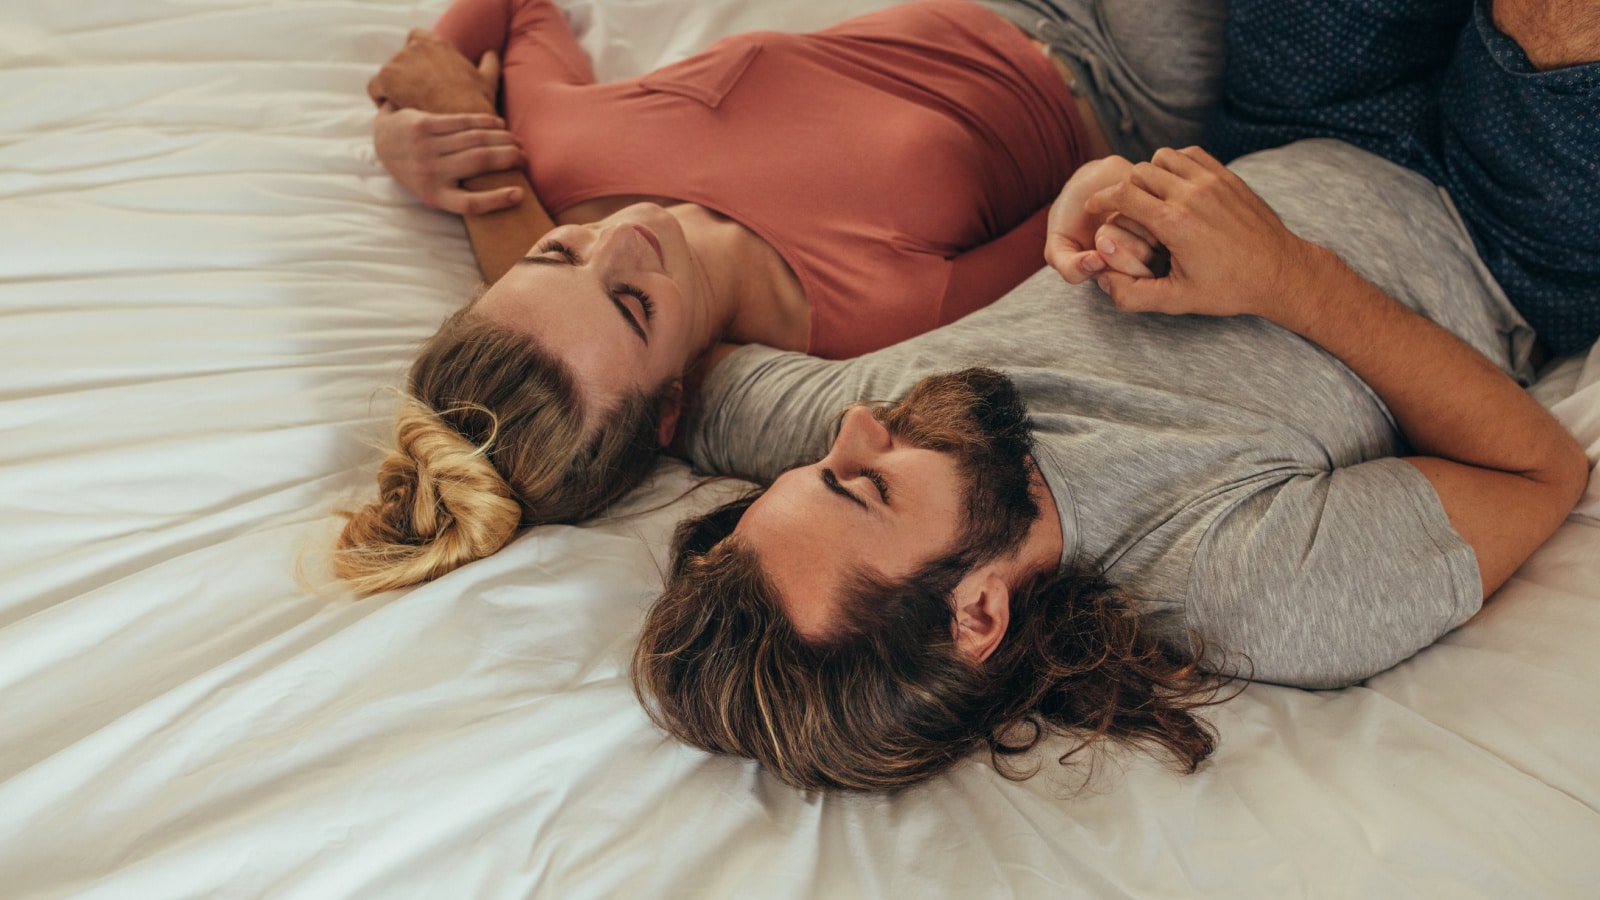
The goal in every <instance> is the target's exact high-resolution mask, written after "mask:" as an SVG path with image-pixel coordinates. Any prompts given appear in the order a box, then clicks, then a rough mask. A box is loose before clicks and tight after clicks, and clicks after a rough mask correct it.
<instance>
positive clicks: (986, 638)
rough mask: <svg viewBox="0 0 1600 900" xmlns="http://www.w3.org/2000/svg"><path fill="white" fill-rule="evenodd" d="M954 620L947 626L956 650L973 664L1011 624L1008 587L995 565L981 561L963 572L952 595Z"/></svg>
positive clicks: (996, 643)
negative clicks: (981, 564)
mask: <svg viewBox="0 0 1600 900" xmlns="http://www.w3.org/2000/svg"><path fill="white" fill-rule="evenodd" d="M952 601H953V602H954V603H955V614H956V620H955V623H954V624H952V625H951V626H950V628H951V632H952V634H951V636H952V637H954V638H955V641H956V650H957V651H958V652H960V653H961V655H962V656H964V657H966V659H967V661H968V662H970V663H972V664H973V665H977V664H978V663H981V662H983V661H984V660H986V659H988V658H989V655H990V654H991V653H993V652H994V651H995V649H996V648H998V647H999V646H1000V641H1001V639H1002V638H1004V637H1005V636H1006V628H1007V627H1009V626H1010V624H1011V589H1010V588H1009V587H1007V586H1006V580H1005V578H1004V577H1003V576H1002V575H1001V573H1000V571H999V569H998V568H997V567H995V566H993V565H983V566H979V567H977V568H976V569H973V570H972V571H971V572H968V573H967V577H965V578H963V579H961V583H960V584H958V585H956V589H955V592H954V594H953V596H952Z"/></svg>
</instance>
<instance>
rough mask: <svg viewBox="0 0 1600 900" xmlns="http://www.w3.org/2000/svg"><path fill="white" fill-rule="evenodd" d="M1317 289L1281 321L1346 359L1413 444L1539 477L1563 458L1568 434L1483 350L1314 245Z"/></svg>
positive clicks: (1429, 451)
mask: <svg viewBox="0 0 1600 900" xmlns="http://www.w3.org/2000/svg"><path fill="white" fill-rule="evenodd" d="M1317 249H1318V251H1320V252H1318V253H1317V254H1316V263H1315V266H1316V268H1317V272H1318V278H1317V279H1316V285H1317V287H1315V288H1313V289H1312V297H1313V298H1314V299H1310V300H1309V302H1307V303H1304V304H1297V305H1296V306H1295V307H1294V309H1295V313H1294V314H1293V315H1292V316H1286V317H1285V318H1286V319H1288V321H1283V322H1279V323H1278V324H1280V325H1283V326H1284V327H1286V328H1289V329H1290V330H1292V331H1294V332H1295V333H1297V334H1299V335H1300V336H1302V337H1304V338H1306V339H1307V340H1310V341H1312V342H1313V343H1315V344H1317V345H1318V346H1320V347H1322V348H1323V349H1325V350H1327V351H1328V352H1329V353H1332V354H1333V355H1334V356H1336V357H1338V359H1339V360H1340V361H1341V362H1343V363H1344V364H1345V365H1346V366H1348V367H1349V368H1350V369H1351V370H1352V371H1353V372H1355V373H1356V375H1358V376H1360V378H1361V379H1362V380H1363V381H1365V382H1366V383H1367V384H1368V385H1369V386H1370V387H1371V388H1372V389H1373V391H1374V392H1376V393H1377V395H1378V396H1379V397H1380V398H1382V399H1383V401H1384V403H1385V404H1387V405H1388V407H1389V410H1390V412H1391V413H1392V414H1393V415H1394V417H1395V422H1396V424H1398V425H1399V426H1400V428H1401V430H1402V431H1403V432H1404V433H1405V435H1406V438H1407V439H1408V440H1409V441H1410V442H1411V445H1412V446H1413V447H1415V448H1416V450H1417V451H1418V452H1421V453H1424V454H1428V455H1430V456H1439V457H1443V458H1445V459H1450V460H1454V461H1457V462H1462V463H1466V464H1468V465H1473V466H1478V467H1481V468H1485V469H1495V470H1498V471H1502V472H1509V473H1514V474H1517V475H1521V476H1523V477H1527V478H1531V479H1533V480H1540V479H1541V477H1542V476H1544V475H1545V474H1546V473H1551V472H1560V471H1562V466H1563V464H1564V463H1566V462H1568V461H1570V456H1571V450H1572V447H1573V446H1574V444H1573V442H1572V439H1571V436H1570V435H1568V434H1567V433H1566V431H1565V430H1564V429H1563V428H1562V427H1561V425H1560V423H1558V422H1557V421H1556V420H1555V419H1554V418H1553V417H1552V416H1551V415H1550V414H1549V413H1548V412H1546V411H1545V409H1544V408H1543V407H1542V406H1540V405H1539V404H1538V403H1537V402H1536V401H1535V400H1534V399H1533V398H1532V397H1531V396H1529V395H1528V393H1527V392H1526V391H1524V390H1523V389H1522V388H1521V387H1519V386H1518V385H1517V383H1516V382H1514V381H1512V380H1511V379H1510V378H1509V377H1507V376H1506V374H1505V373H1504V372H1502V371H1501V370H1500V369H1499V368H1498V367H1496V366H1495V365H1494V364H1493V363H1491V362H1490V361H1489V360H1488V359H1487V358H1485V357H1484V356H1483V354H1481V353H1479V352H1478V351H1477V350H1475V349H1473V348H1472V347H1471V345H1469V344H1467V343H1466V342H1465V341H1463V340H1461V339H1460V338H1458V337H1456V336H1455V335H1454V334H1451V333H1450V332H1449V331H1446V330H1445V329H1444V328H1442V327H1441V326H1439V325H1437V324H1435V323H1434V322H1432V321H1430V320H1429V319H1427V318H1425V317H1423V316H1421V315H1418V314H1417V313H1415V312H1413V311H1411V310H1410V309H1408V308H1407V307H1405V306H1403V305H1402V304H1400V303H1398V302H1396V301H1395V300H1393V299H1391V298H1390V297H1389V296H1388V295H1387V294H1385V293H1383V292H1382V291H1380V290H1379V289H1378V288H1376V287H1374V286H1373V285H1372V284H1371V283H1369V282H1368V281H1366V280H1365V279H1363V278H1362V277H1361V276H1359V275H1357V274H1356V273H1355V272H1354V271H1352V270H1351V269H1350V268H1349V267H1348V266H1346V265H1345V264H1344V262H1343V261H1342V260H1340V259H1339V258H1338V257H1337V256H1335V255H1334V254H1333V253H1332V252H1330V251H1327V250H1325V249H1323V248H1317Z"/></svg>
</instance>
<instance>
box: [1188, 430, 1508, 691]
mask: <svg viewBox="0 0 1600 900" xmlns="http://www.w3.org/2000/svg"><path fill="white" fill-rule="evenodd" d="M1482 602H1483V588H1482V584H1481V582H1480V580H1479V576H1478V565H1477V559H1476V557H1475V555H1474V554H1473V552H1472V548H1471V546H1470V545H1468V544H1467V543H1466V541H1464V540H1462V538H1461V537H1460V536H1459V535H1457V534H1456V532H1455V530H1454V529H1453V528H1451V527H1450V522H1449V519H1448V517H1447V516H1446V514H1445V511H1444V506H1443V505H1442V504H1441V503H1440V502H1439V497H1438V495H1437V494H1436V493H1434V491H1433V487H1432V486H1431V485H1430V484H1429V483H1428V481H1427V478H1426V477H1425V476H1423V474H1422V473H1421V472H1420V471H1419V470H1418V469H1417V468H1416V467H1414V466H1412V465H1411V464H1409V463H1407V462H1405V461H1404V460H1401V459H1395V458H1385V459H1377V460H1372V461H1369V462H1365V463H1361V464H1359V465H1354V466H1348V467H1344V468H1338V469H1334V470H1332V471H1330V472H1321V473H1315V474H1307V475H1297V476H1292V477H1289V478H1288V479H1286V480H1283V481H1278V482H1275V483H1273V484H1272V485H1270V486H1268V487H1266V488H1263V489H1259V490H1255V491H1253V492H1251V493H1250V494H1249V495H1248V496H1247V497H1245V498H1244V499H1243V500H1241V501H1239V502H1237V503H1235V504H1233V505H1231V506H1230V507H1228V508H1227V509H1226V510H1225V511H1224V512H1222V513H1221V514H1220V515H1219V516H1218V517H1217V518H1216V519H1215V520H1213V522H1212V524H1211V525H1210V526H1209V528H1208V531H1207V533H1206V535H1205V537H1204V538H1203V539H1202V541H1201V543H1200V546H1199V548H1198V550H1197V552H1196V554H1195V559H1194V564H1193V568H1192V569H1191V575H1190V597H1189V610H1190V619H1191V624H1192V625H1193V626H1194V628H1195V630H1196V631H1197V632H1198V633H1199V635H1200V637H1201V638H1202V639H1203V640H1204V641H1205V643H1206V646H1207V648H1208V649H1207V654H1208V659H1210V660H1211V661H1212V664H1213V665H1217V664H1220V665H1222V666H1223V667H1224V668H1226V669H1228V670H1230V671H1239V672H1241V673H1250V672H1252V671H1253V673H1254V678H1255V679H1256V680H1259V681H1271V682H1276V683H1279V684H1287V685H1291V686H1294V687H1304V688H1336V687H1343V686H1346V685H1349V684H1354V683H1356V682H1358V681H1361V680H1363V679H1365V678H1368V677H1370V676H1372V675H1375V674H1377V673H1378V672H1381V671H1383V670H1385V669H1387V668H1389V667H1391V666H1393V665H1395V664H1396V663H1398V662H1400V661H1402V660H1404V659H1406V658H1407V657H1409V656H1411V655H1412V654H1414V653H1416V652H1417V651H1418V650H1420V649H1422V648H1423V647H1426V646H1427V645H1429V644H1431V643H1433V642H1434V641H1435V640H1437V639H1438V638H1439V637H1440V636H1442V635H1443V634H1444V633H1445V632H1447V631H1449V630H1450V629H1452V628H1455V627H1456V626H1458V625H1460V624H1461V623H1463V622H1465V621H1466V620H1467V619H1468V618H1470V617H1471V616H1472V614H1473V613H1475V612H1477V610H1478V608H1479V607H1480V606H1481V605H1482ZM1241 656H1242V657H1245V658H1247V659H1248V662H1247V663H1246V662H1245V660H1244V659H1240V657H1241Z"/></svg>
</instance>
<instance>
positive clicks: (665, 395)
mask: <svg viewBox="0 0 1600 900" xmlns="http://www.w3.org/2000/svg"><path fill="white" fill-rule="evenodd" d="M657 396H658V397H659V398H660V401H659V402H660V403H661V429H660V431H658V432H657V433H656V445H657V446H660V447H670V446H672V438H673V436H674V435H676V434H677V433H678V420H679V419H680V418H682V416H683V379H682V378H677V379H674V380H673V381H672V383H671V384H669V385H667V387H666V388H665V389H664V390H663V391H661V393H660V394H658V395H657Z"/></svg>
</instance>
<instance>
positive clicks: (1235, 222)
mask: <svg viewBox="0 0 1600 900" xmlns="http://www.w3.org/2000/svg"><path fill="white" fill-rule="evenodd" d="M1085 206H1086V208H1087V209H1088V210H1089V212H1091V213H1098V214H1104V213H1106V212H1108V211H1110V210H1118V211H1120V212H1121V213H1123V214H1125V215H1126V216H1128V217H1129V218H1131V219H1133V220H1134V221H1136V222H1138V223H1140V224H1141V225H1143V226H1144V228H1145V229H1147V230H1148V231H1149V232H1150V233H1151V234H1152V235H1153V236H1154V238H1155V239H1156V240H1157V241H1159V242H1160V243H1161V244H1162V245H1164V246H1165V247H1166V248H1167V250H1168V251H1169V252H1170V253H1171V271H1170V274H1169V275H1168V276H1167V277H1163V278H1132V277H1129V276H1127V275H1123V274H1120V273H1114V272H1112V273H1107V274H1104V275H1101V276H1100V277H1099V282H1100V284H1101V287H1102V288H1103V289H1105V290H1106V292H1107V293H1109V294H1110V295H1111V298H1112V300H1113V301H1115V303H1116V304H1117V308H1118V309H1120V310H1123V311H1125V312H1159V313H1166V314H1174V315H1175V314H1183V313H1197V314H1201V315H1212V316H1230V315H1243V314H1249V315H1256V316H1260V317H1262V318H1265V319H1267V320H1269V321H1271V322H1274V323H1276V324H1278V325H1280V326H1282V327H1284V328H1287V329H1288V330H1290V331H1293V332H1295V333H1296V334H1299V335H1300V336H1302V337H1304V338H1306V339H1307V340H1310V341H1312V342H1313V343H1316V344H1317V345H1319V346H1321V347H1322V348H1323V349H1325V350H1327V351H1328V352H1329V353H1331V354H1333V355H1334V356H1335V357H1337V358H1338V359H1339V360H1340V361H1341V362H1343V363H1344V364H1345V365H1346V366H1348V367H1349V368H1350V369H1351V371H1353V372H1355V374H1356V375H1358V376H1359V377H1360V378H1361V379H1362V380H1363V381H1365V382H1366V383H1367V384H1368V385H1369V386H1370V387H1371V388H1372V389H1373V391H1374V392H1376V393H1377V395H1378V396H1379V397H1380V398H1382V400H1383V402H1384V403H1385V404H1387V405H1388V407H1389V411H1390V412H1391V413H1392V414H1393V415H1394V419H1395V422H1396V424H1398V425H1399V426H1400V429H1401V431H1403V432H1404V433H1405V435H1406V438H1407V439H1408V440H1409V441H1410V442H1411V445H1412V446H1413V447H1415V448H1416V449H1417V450H1418V451H1420V452H1421V453H1422V454H1424V455H1421V456H1415V457H1410V458H1408V459H1407V460H1406V461H1407V462H1409V463H1410V464H1411V465H1413V466H1415V467H1416V468H1417V469H1418V470H1420V471H1421V472H1422V473H1423V475H1425V476H1426V477H1427V478H1428V480H1429V482H1430V483H1431V484H1432V485H1433V488H1434V490H1435V492H1436V493H1437V494H1438V496H1439V500H1440V502H1441V503H1442V505H1443V506H1444V509H1445V512H1446V514H1447V515H1448V516H1449V519H1450V524H1451V526H1452V527H1454V528H1455V530H1456V532H1457V533H1458V534H1460V535H1461V537H1462V538H1463V539H1464V540H1465V541H1466V542H1467V543H1468V544H1470V545H1471V546H1472V549H1473V551H1474V553H1475V554H1476V556H1477V560H1478V568H1479V574H1480V576H1481V579H1482V582H1483V591H1484V596H1486V597H1487V596H1488V595H1489V594H1491V593H1493V592H1494V590H1495V589H1496V588H1498V587H1499V586H1500V585H1501V584H1503V583H1504V582H1505V581H1506V579H1508V578H1510V577H1511V574H1512V572H1514V571H1515V570H1516V568H1517V567H1518V566H1520V565H1521V564H1522V562H1523V561H1524V560H1526V559H1527V558H1528V556H1529V555H1530V554H1532V553H1533V551H1534V550H1535V549H1537V548H1538V546H1539V545H1540V544H1541V543H1543V542H1544V540H1545V538H1547V537H1549V535H1550V533H1551V532H1553V531H1554V530H1555V529H1556V527H1557V526H1558V525H1560V524H1561V522H1562V521H1563V520H1564V519H1565V518H1566V516H1567V513H1568V512H1569V511H1570V510H1571V509H1572V507H1573V504H1575V503H1576V502H1577V500H1578V498H1579V496H1580V495H1581V494H1582V493H1583V490H1584V487H1585V485H1586V484H1587V482H1588V474H1589V471H1588V470H1589V464H1588V460H1587V458H1586V457H1585V456H1584V453H1583V450H1582V448H1581V447H1579V446H1578V444H1577V442H1576V441H1574V440H1573V439H1572V436H1571V435H1569V434H1568V433H1567V432H1566V430H1565V429H1563V428H1562V427H1561V425H1560V423H1558V422H1557V421H1556V420H1555V419H1554V418H1553V417H1552V416H1551V415H1550V414H1549V413H1548V412H1546V411H1545V409H1544V408H1543V407H1542V406H1540V405H1539V404H1538V403H1537V402H1536V401H1534V400H1533V398H1532V397H1530V396H1529V395H1528V394H1527V392H1526V391H1523V390H1522V389H1521V388H1520V387H1518V386H1517V384H1516V383H1515V382H1513V381H1512V380H1511V379H1510V378H1508V377H1506V375H1505V374H1504V373H1503V372H1501V371H1500V370H1499V369H1498V368H1496V367H1495V366H1494V365H1493V364H1492V363H1491V362H1489V360H1487V359H1485V358H1484V357H1483V355H1482V354H1480V353H1478V352H1477V351H1476V350H1474V349H1472V347H1470V346H1468V345H1467V344H1466V343H1465V342H1464V341H1462V340H1460V339H1459V338H1457V337H1456V336H1455V335H1453V334H1451V333H1450V332H1448V331H1446V330H1445V329H1443V328H1441V327H1439V326H1438V325H1436V324H1434V323H1433V322H1431V321H1429V320H1428V319H1426V318H1424V317H1422V316H1420V315H1418V314H1416V313H1414V312H1412V311H1411V310H1410V309H1407V308H1406V307H1405V306H1403V305H1401V304H1400V303H1398V302H1396V301H1395V300H1393V299H1391V298H1390V297H1388V296H1387V295H1385V294H1384V293H1383V292H1382V291H1380V290H1378V289H1377V288H1376V287H1375V286H1373V285H1372V284H1370V283H1368V282H1367V281H1366V280H1364V279H1362V278H1361V277H1360V276H1359V275H1357V274H1356V273H1355V272H1354V271H1352V270H1351V269H1350V268H1349V267H1348V266H1346V265H1345V264H1344V262H1343V261H1342V260H1340V259H1339V258H1338V257H1337V256H1336V255H1334V254H1333V253H1332V252H1331V251H1329V250H1327V249H1325V248H1323V247H1319V246H1317V245H1315V244H1312V243H1310V242H1308V241H1305V240H1303V239H1301V238H1299V237H1297V236H1295V235H1294V234H1293V233H1292V232H1290V231H1289V230H1288V228H1286V227H1285V226H1284V225H1283V223H1282V222H1281V221H1280V220H1279V219H1278V217H1277V216H1276V214H1274V213H1273V212H1272V209H1271V208H1270V207H1268V206H1267V204H1266V203H1265V202H1264V201H1263V200H1262V199H1261V198H1260V197H1258V196H1256V194H1255V193H1254V192H1253V191H1251V190H1250V188H1249V186H1247V185H1246V184H1245V183H1244V181H1243V180H1242V179H1240V178H1239V177H1238V176H1237V175H1235V174H1234V173H1233V172H1231V171H1229V170H1228V169H1227V168H1226V167H1224V166H1223V165H1222V164H1221V163H1219V162H1217V161H1216V160H1215V159H1213V158H1212V157H1211V156H1210V155H1209V154H1206V153H1205V152H1204V151H1202V150H1200V149H1198V148H1189V149H1187V150H1182V151H1177V150H1170V149H1167V150H1162V151H1159V152H1158V153H1157V154H1156V156H1155V158H1154V160H1153V161H1152V162H1151V163H1144V164H1140V165H1138V166H1135V167H1134V168H1133V170H1132V171H1131V173H1130V175H1129V177H1128V178H1127V179H1125V180H1124V181H1123V182H1122V183H1120V184H1119V185H1116V186H1114V187H1110V188H1107V189H1105V190H1103V191H1101V192H1099V193H1097V194H1095V195H1094V196H1093V197H1091V198H1090V199H1089V200H1088V202H1087V203H1086V204H1085Z"/></svg>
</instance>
